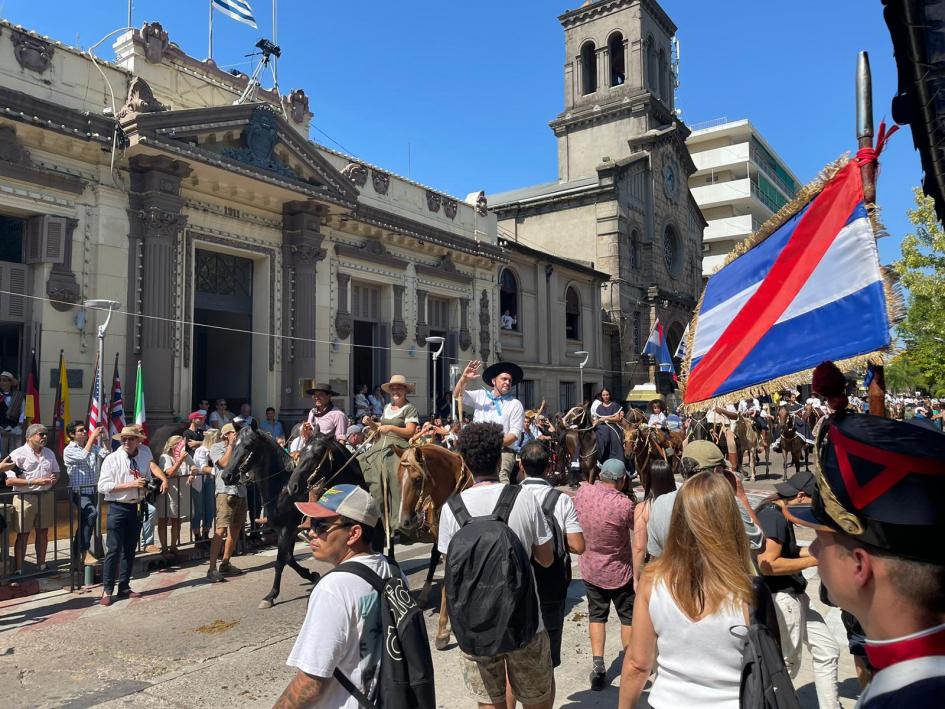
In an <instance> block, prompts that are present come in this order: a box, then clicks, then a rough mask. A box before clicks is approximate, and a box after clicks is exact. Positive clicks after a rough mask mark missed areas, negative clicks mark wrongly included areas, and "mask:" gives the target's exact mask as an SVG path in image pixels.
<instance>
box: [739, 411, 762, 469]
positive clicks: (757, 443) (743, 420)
mask: <svg viewBox="0 0 945 709" xmlns="http://www.w3.org/2000/svg"><path fill="white" fill-rule="evenodd" d="M735 440H736V442H737V446H738V451H737V453H736V455H737V456H738V467H739V468H741V467H742V460H743V459H744V457H745V453H747V454H748V465H749V469H750V470H751V479H752V482H754V480H755V466H756V465H757V464H758V448H759V447H763V448H764V452H765V467H766V468H767V467H768V466H770V465H771V454H770V452H769V450H768V445H767V443H766V440H765V437H764V436H763V435H762V432H761V431H759V430H758V429H757V428H755V421H754V419H753V418H752V417H750V416H745V415H744V414H739V416H738V422H737V423H736V424H735Z"/></svg>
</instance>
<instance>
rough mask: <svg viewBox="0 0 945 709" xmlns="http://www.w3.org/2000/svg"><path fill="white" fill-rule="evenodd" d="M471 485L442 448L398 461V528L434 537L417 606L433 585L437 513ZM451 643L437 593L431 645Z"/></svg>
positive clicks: (468, 474) (421, 449)
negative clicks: (437, 610)
mask: <svg viewBox="0 0 945 709" xmlns="http://www.w3.org/2000/svg"><path fill="white" fill-rule="evenodd" d="M472 484H473V474H472V471H470V470H469V468H468V467H467V465H466V463H465V461H464V460H463V458H462V456H461V455H459V454H457V453H453V452H452V451H448V450H446V449H445V448H442V447H441V446H415V447H411V448H408V449H407V450H406V451H405V452H404V454H403V455H402V456H401V458H400V493H401V494H400V508H399V510H398V518H397V527H398V529H401V530H405V531H406V532H408V533H411V532H418V531H420V532H426V533H429V534H430V535H431V536H432V537H433V552H432V554H431V556H430V567H429V569H427V578H426V580H425V581H424V584H423V590H422V591H421V592H420V603H421V604H422V605H426V600H427V598H428V596H429V593H430V586H431V585H432V583H433V572H434V570H435V569H436V565H437V564H438V563H439V561H440V551H439V549H438V548H437V546H436V541H437V536H438V534H439V523H440V510H441V509H442V508H443V505H444V504H446V501H447V500H448V499H449V498H450V497H452V496H453V495H458V494H459V493H461V492H462V491H463V490H465V489H466V488H468V487H470V486H471V485H472ZM449 641H450V628H449V616H448V614H447V612H446V593H441V594H440V615H439V619H438V623H437V631H436V639H435V641H434V644H435V646H436V649H437V650H445V649H446V646H447V645H449Z"/></svg>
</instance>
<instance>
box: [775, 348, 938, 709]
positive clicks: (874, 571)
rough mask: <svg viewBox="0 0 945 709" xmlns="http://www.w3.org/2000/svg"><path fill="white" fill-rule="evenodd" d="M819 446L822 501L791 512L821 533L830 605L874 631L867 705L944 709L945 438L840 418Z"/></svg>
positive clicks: (817, 495) (889, 423) (861, 418)
mask: <svg viewBox="0 0 945 709" xmlns="http://www.w3.org/2000/svg"><path fill="white" fill-rule="evenodd" d="M821 366H824V365H821ZM815 376H816V372H815ZM831 408H833V407H831ZM837 408H841V407H837ZM816 438H817V440H816V452H815V457H814V464H815V468H814V470H815V474H816V478H817V485H816V488H815V490H814V495H813V499H812V502H811V504H810V505H809V506H792V507H789V508H787V514H788V515H789V516H790V517H791V518H792V520H793V521H796V522H797V523H798V524H803V525H806V526H808V527H813V528H814V529H816V530H817V539H816V541H815V542H814V544H813V545H812V546H811V553H812V554H813V555H814V556H816V557H817V559H818V561H819V567H820V577H821V579H822V580H823V583H824V584H825V585H826V587H827V590H828V592H829V595H830V599H831V600H832V601H833V602H834V603H836V604H837V605H839V606H840V607H841V608H843V609H845V610H847V611H849V612H850V613H852V614H853V615H854V616H856V618H857V619H858V620H859V621H860V623H861V624H862V626H863V629H864V630H865V631H866V636H867V641H866V654H867V657H868V658H869V661H870V664H871V665H872V666H873V668H874V670H875V672H876V674H875V675H874V678H873V681H872V683H871V684H870V685H869V686H868V687H867V688H866V690H865V691H864V693H863V695H862V696H861V698H860V702H859V703H858V705H857V706H858V707H863V708H864V709H879V708H880V707H910V708H912V707H938V706H942V701H943V699H942V698H943V697H945V542H943V540H945V504H943V503H945V435H943V434H941V433H938V432H936V431H932V430H930V429H927V428H924V427H921V426H916V425H914V424H912V423H908V422H903V421H894V420H892V419H886V418H881V417H879V416H870V415H864V414H856V413H852V412H850V411H844V410H840V411H838V413H836V414H835V415H833V416H832V417H831V418H830V419H829V420H828V421H826V422H825V425H823V426H821V427H820V430H819V431H818V432H817V437H816Z"/></svg>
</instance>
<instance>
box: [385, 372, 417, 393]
mask: <svg viewBox="0 0 945 709" xmlns="http://www.w3.org/2000/svg"><path fill="white" fill-rule="evenodd" d="M392 384H400V386H403V387H407V393H408V394H413V393H414V392H415V391H416V390H417V385H416V384H414V383H413V382H408V381H407V377H405V376H404V375H403V374H392V375H391V378H390V381H389V382H384V383H383V384H381V389H383V390H384V391H386V392H387V393H388V394H390V388H391V385H392Z"/></svg>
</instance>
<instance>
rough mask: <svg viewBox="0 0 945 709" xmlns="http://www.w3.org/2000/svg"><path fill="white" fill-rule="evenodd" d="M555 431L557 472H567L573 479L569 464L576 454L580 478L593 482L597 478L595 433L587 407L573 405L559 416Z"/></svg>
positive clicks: (569, 477) (570, 478)
mask: <svg viewBox="0 0 945 709" xmlns="http://www.w3.org/2000/svg"><path fill="white" fill-rule="evenodd" d="M557 432H558V468H559V473H567V477H568V479H569V480H573V477H572V475H571V472H570V470H571V468H570V466H571V462H572V461H573V460H574V456H575V455H577V456H578V463H579V465H580V476H581V478H582V479H584V480H587V481H588V482H590V483H593V482H594V481H595V480H596V479H597V434H596V433H595V432H594V427H593V426H592V425H591V414H590V412H589V411H588V409H587V407H586V406H575V407H574V408H573V409H571V410H570V411H568V412H567V413H566V414H564V415H563V416H559V417H558V427H557ZM565 466H566V467H565ZM572 484H573V483H572Z"/></svg>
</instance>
